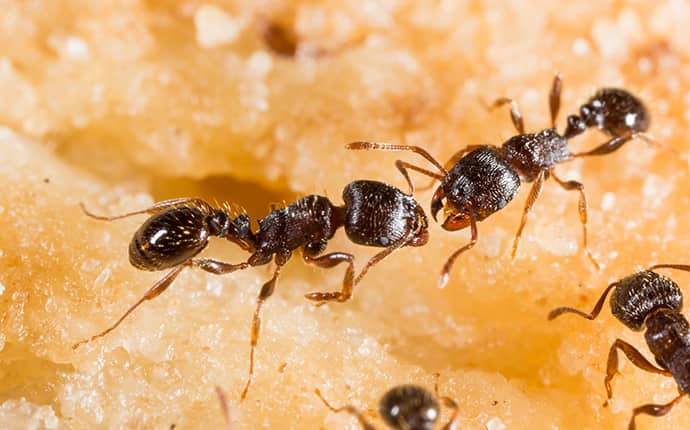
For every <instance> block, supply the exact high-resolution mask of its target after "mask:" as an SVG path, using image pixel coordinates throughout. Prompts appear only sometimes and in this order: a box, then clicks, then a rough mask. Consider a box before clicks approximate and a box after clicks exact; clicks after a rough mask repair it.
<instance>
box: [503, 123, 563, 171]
mask: <svg viewBox="0 0 690 430" xmlns="http://www.w3.org/2000/svg"><path fill="white" fill-rule="evenodd" d="M501 150H502V152H503V155H504V156H505V157H506V158H507V159H508V160H509V161H510V163H511V164H512V165H513V167H515V169H517V171H518V172H519V173H520V175H521V176H522V178H523V179H524V180H525V181H527V182H532V181H533V180H534V179H535V178H536V177H537V174H539V172H540V171H542V170H544V169H550V168H552V167H553V166H555V165H556V164H557V163H561V162H563V161H566V160H568V159H569V158H570V151H569V150H568V142H567V141H566V139H565V138H564V137H563V136H561V135H559V134H558V133H557V132H556V130H555V129H553V128H547V129H544V130H542V131H540V132H539V133H527V134H518V135H516V136H513V137H511V138H510V139H508V140H507V141H506V142H505V143H504V144H503V145H502V146H501Z"/></svg>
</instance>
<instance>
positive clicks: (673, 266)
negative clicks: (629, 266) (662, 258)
mask: <svg viewBox="0 0 690 430" xmlns="http://www.w3.org/2000/svg"><path fill="white" fill-rule="evenodd" d="M655 269H677V270H684V271H686V272H690V266H689V265H686V264H655V265H653V266H649V268H648V269H647V270H655Z"/></svg>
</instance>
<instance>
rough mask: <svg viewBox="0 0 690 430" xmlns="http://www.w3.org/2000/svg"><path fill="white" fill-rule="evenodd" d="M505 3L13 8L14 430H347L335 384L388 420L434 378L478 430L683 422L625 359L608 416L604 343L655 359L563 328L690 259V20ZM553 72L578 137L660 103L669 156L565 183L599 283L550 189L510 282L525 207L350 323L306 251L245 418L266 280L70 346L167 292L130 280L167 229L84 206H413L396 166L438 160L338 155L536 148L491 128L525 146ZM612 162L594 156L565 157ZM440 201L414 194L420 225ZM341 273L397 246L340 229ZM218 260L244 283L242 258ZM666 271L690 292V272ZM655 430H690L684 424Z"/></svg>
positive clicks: (273, 311)
mask: <svg viewBox="0 0 690 430" xmlns="http://www.w3.org/2000/svg"><path fill="white" fill-rule="evenodd" d="M486 3H487V4H485V3H484V2H469V1H403V0H400V1H399V0H388V1H374V0H371V1H370V0H364V1H354V2H353V1H346V0H325V1H318V0H312V1H299V2H293V1H280V0H275V1H260V2H241V1H235V2H233V1H224V2H223V1H213V2H211V1H208V2H205V1H178V2H155V1H143V0H141V1H136V0H127V1H99V2H89V1H76V0H61V1H41V0H36V1H6V2H2V4H1V8H2V13H0V46H1V48H0V124H2V128H0V183H2V184H3V192H2V193H0V427H2V428H4V429H24V428H36V429H42V428H45V429H93V428H109V429H120V428H128V429H130V428H131V429H149V428H153V429H169V428H171V426H172V425H175V428H176V429H192V428H221V427H222V426H223V425H224V421H223V417H222V414H221V411H220V407H219V404H218V401H217V399H216V396H215V392H214V387H215V386H216V385H219V386H221V387H223V388H224V389H225V390H226V392H227V393H228V398H229V409H230V411H231V418H232V424H233V428H236V429H261V428H267V429H268V428H270V429H313V428H325V429H354V428H358V427H357V424H356V422H355V420H354V419H353V418H351V417H349V416H348V415H346V414H333V413H331V412H330V411H328V410H327V409H326V407H325V406H324V405H323V404H322V403H321V402H320V401H319V400H318V398H317V397H316V396H315V395H314V393H313V391H314V388H317V387H318V388H319V389H320V390H321V391H322V392H323V393H324V396H325V397H326V398H328V399H329V401H331V402H332V403H333V404H335V405H344V404H346V403H351V404H354V405H355V406H357V407H359V408H361V409H362V410H370V411H371V414H372V419H373V416H374V415H375V414H374V411H375V410H376V409H377V401H378V399H379V397H380V396H381V395H382V394H383V393H384V392H385V391H386V390H387V389H388V388H390V387H391V386H393V385H395V384H399V383H416V384H420V385H423V386H426V387H429V388H431V387H432V386H433V383H434V380H435V379H434V377H433V374H434V373H435V372H440V373H441V376H440V389H441V392H442V393H443V394H445V395H448V396H450V397H452V398H454V399H456V400H457V402H458V403H459V405H460V412H459V427H460V428H463V429H464V428H467V429H488V430H501V429H619V428H620V429H622V428H626V426H627V422H628V419H629V417H630V414H631V411H632V408H633V407H635V406H638V405H640V404H643V403H650V402H657V403H661V402H666V401H668V400H670V399H672V398H673V397H674V396H675V395H676V387H675V383H674V381H673V380H672V379H671V378H665V377H661V376H656V375H652V374H649V373H646V372H644V371H642V370H640V369H637V368H636V367H634V366H633V365H631V363H629V362H627V360H626V359H624V358H623V357H622V356H621V360H620V361H621V366H620V373H621V375H620V376H619V377H618V378H617V380H616V381H615V388H614V397H613V400H612V402H611V404H610V406H609V407H607V408H604V407H602V403H603V402H604V400H605V391H604V385H603V378H604V372H605V366H606V355H607V352H608V348H609V346H610V345H611V344H612V342H613V341H614V339H616V338H619V337H620V338H622V339H624V340H626V341H628V342H630V343H632V344H633V345H636V346H637V347H639V348H640V350H641V351H643V352H645V353H647V356H649V354H648V351H647V349H646V347H645V344H644V341H643V338H642V334H641V333H634V332H631V331H629V330H627V329H625V328H624V327H623V325H622V324H620V323H619V322H618V321H616V320H615V319H614V318H613V317H612V316H611V315H610V312H609V311H608V306H607V307H606V308H605V309H604V312H602V315H601V316H600V317H599V318H598V319H597V320H596V321H593V322H591V321H586V320H583V319H580V318H576V317H574V316H564V317H562V318H561V319H559V320H557V321H554V322H547V321H546V315H547V313H548V311H549V310H550V309H552V308H554V307H556V306H562V305H571V306H576V307H579V308H582V309H585V310H587V311H589V309H591V306H593V304H594V302H595V300H596V299H597V298H598V297H599V294H600V293H601V291H602V290H603V288H604V287H605V286H606V285H607V284H608V283H609V282H611V281H614V280H616V279H619V278H621V277H623V276H625V275H627V274H630V273H632V272H633V271H635V270H638V269H640V268H642V267H645V266H647V265H649V264H651V263H661V262H667V263H686V264H687V263H690V257H689V256H688V253H687V250H688V247H689V246H690V241H689V238H690V231H688V229H687V226H688V225H689V224H690V195H689V194H688V185H687V184H688V179H689V178H688V162H687V153H688V151H689V150H690V144H689V143H688V139H687V137H688V122H689V121H690V67H689V66H688V64H689V62H688V61H689V59H690V45H688V43H687V41H688V40H690V26H689V25H688V22H690V5H689V4H686V3H684V2H679V1H674V0H669V1H662V2H636V1H631V2H623V1H609V2H597V3H596V4H594V3H588V2H553V1H543V2H540V1H536V0H535V1H529V2H525V1H514V2H500V4H493V3H494V2H490V3H492V4H491V5H489V4H488V3H489V2H486ZM271 25H273V26H274V27H275V28H281V29H283V30H285V32H286V33H285V34H286V35H287V36H286V37H287V40H283V41H282V42H287V45H288V47H289V45H290V42H291V40H290V38H291V37H294V42H296V51H295V52H294V56H293V57H289V56H285V55H281V54H278V53H276V52H274V51H273V50H272V49H271V47H270V46H268V45H267V43H266V38H265V37H264V35H265V34H266V33H267V28H269V27H270V26H271ZM273 42H275V41H273ZM278 42H281V41H280V40H278ZM274 46H277V45H276V43H274ZM556 71H560V72H562V73H563V77H564V92H563V102H562V109H561V114H560V116H559V124H560V127H559V130H562V129H563V126H564V119H565V117H566V115H567V114H570V113H576V112H577V109H578V107H579V105H580V104H581V103H582V102H584V101H585V100H586V99H587V98H588V97H589V96H590V95H592V94H593V93H594V91H595V90H596V89H597V88H599V87H603V86H621V87H625V88H627V89H629V90H630V91H632V92H633V93H635V94H637V95H639V96H640V97H641V98H642V99H643V100H644V101H645V102H646V103H647V105H648V107H649V108H650V110H651V113H652V127H651V129H650V133H651V134H652V135H654V136H655V137H656V138H657V140H659V141H660V142H662V143H663V144H664V145H667V146H668V147H670V148H672V151H669V150H664V149H659V148H654V147H650V146H649V145H647V144H645V143H644V142H642V141H633V142H631V143H629V144H627V145H626V146H625V147H623V148H622V149H621V150H619V151H617V152H616V153H614V154H611V155H609V156H606V157H601V158H592V159H587V160H577V161H575V162H572V163H569V164H565V165H562V166H559V167H558V168H557V172H559V174H560V176H561V177H563V178H568V179H571V178H572V179H578V180H581V181H582V182H583V183H584V184H585V187H586V190H587V196H588V198H589V209H590V219H589V228H590V237H589V239H590V247H591V249H592V251H593V253H594V255H595V256H596V257H597V258H598V259H599V261H600V262H602V263H603V268H602V270H601V271H597V270H595V269H594V268H593V267H592V265H591V263H590V262H589V261H588V260H587V258H586V256H585V255H584V253H583V252H582V242H581V230H580V225H579V221H578V217H577V209H576V208H577V195H576V193H572V192H566V191H563V190H562V189H560V188H559V187H558V186H557V185H556V184H555V183H554V182H553V181H548V182H547V183H546V184H545V187H544V192H543V195H542V196H541V198H540V199H539V200H538V202H537V204H536V206H535V209H534V212H533V214H532V216H531V217H530V219H529V221H528V224H527V226H526V228H525V232H524V236H523V240H522V243H521V247H520V249H519V252H518V255H517V257H516V258H515V259H511V258H510V246H511V243H512V238H513V235H514V233H515V231H516V229H517V226H518V223H519V218H520V214H521V212H522V208H523V205H524V201H525V198H526V196H527V193H528V190H529V186H530V185H529V184H523V187H522V190H521V192H520V194H519V195H518V197H517V198H516V199H515V200H514V201H513V202H512V203H511V204H510V205H509V206H508V207H506V208H505V209H504V210H502V211H500V212H499V213H496V214H495V215H493V216H492V217H490V218H489V219H487V220H486V221H484V222H482V223H481V224H480V225H479V243H478V245H477V246H476V247H475V249H473V250H472V251H471V252H468V253H467V254H465V255H463V256H462V257H461V258H460V259H459V260H458V262H457V263H456V266H455V268H454V270H453V272H452V274H451V280H450V283H449V285H448V286H447V288H445V289H443V290H440V289H438V288H437V287H436V284H437V276H438V272H439V270H440V268H441V265H442V263H443V262H444V261H445V259H446V257H447V256H448V255H449V254H450V253H451V252H453V251H454V250H455V249H457V248H458V247H460V246H462V245H463V244H464V243H466V241H467V240H468V239H469V233H468V232H467V231H463V232H456V233H449V232H446V231H444V230H442V229H441V228H440V227H439V226H438V225H437V224H434V223H432V225H431V227H430V232H431V240H430V243H429V244H428V245H427V246H426V247H423V248H414V249H410V248H406V249H403V250H401V251H399V252H397V253H395V254H394V255H392V256H391V257H390V258H388V259H386V260H384V261H383V262H382V263H380V264H379V265H378V266H376V267H375V268H374V269H372V270H371V272H370V274H369V275H368V276H367V277H365V278H364V280H363V282H362V283H361V284H360V285H359V286H358V287H357V289H356V290H355V295H354V298H353V299H352V300H351V301H350V302H348V303H344V304H332V305H327V306H323V307H320V308H316V307H314V306H313V304H312V303H310V302H308V301H307V300H305V299H304V298H303V295H304V294H305V293H307V292H311V291H330V290H336V289H338V288H339V287H340V282H341V281H342V274H343V270H344V268H336V269H331V270H325V269H313V268H311V267H308V266H305V265H304V264H303V263H302V262H301V261H300V258H299V255H298V254H296V255H295V256H294V257H293V259H292V261H290V263H289V264H288V266H287V267H286V269H285V270H284V272H283V275H282V278H281V279H280V282H279V285H278V288H277V291H276V293H275V294H274V296H273V297H271V298H270V300H268V302H267V303H266V305H265V307H264V312H263V321H264V322H263V326H262V329H263V331H262V335H261V339H260V342H259V346H258V348H257V363H256V378H255V382H254V385H253V387H252V388H251V390H250V392H249V396H248V398H247V400H246V401H245V402H243V403H240V402H239V401H238V398H239V394H240V391H241V389H242V385H243V383H244V381H245V378H246V372H247V367H248V356H249V335H250V322H251V314H252V312H253V309H254V302H255V298H256V295H257V294H258V290H259V288H260V286H261V284H262V283H263V282H264V281H265V280H267V279H268V278H269V277H270V274H271V268H270V267H259V268H253V269H249V270H245V271H243V272H238V273H235V274H231V275H227V276H214V275H210V274H207V273H205V272H200V271H193V270H188V271H185V272H183V273H182V274H181V275H180V276H179V278H178V280H177V281H176V282H175V283H174V284H173V285H172V286H171V287H170V288H169V289H168V291H166V292H165V293H164V294H162V295H161V296H160V297H158V298H156V299H155V300H153V301H151V302H148V303H146V304H145V305H143V306H142V307H141V308H140V309H138V310H137V311H136V312H135V313H134V314H133V315H132V316H131V317H130V318H129V319H128V320H126V321H125V322H124V323H123V324H122V325H121V326H120V327H119V328H118V329H117V330H115V331H114V332H112V333H111V334H109V335H108V336H106V337H105V338H102V339H99V340H96V341H94V342H91V343H90V344H88V345H85V346H83V347H82V348H80V349H78V350H77V351H73V350H72V349H71V347H70V346H71V345H72V344H73V343H74V342H76V341H79V340H81V339H83V338H86V337H89V336H91V335H93V334H95V333H97V332H99V331H101V330H102V329H104V328H105V327H107V326H108V325H109V324H110V323H112V322H113V321H114V320H115V319H116V318H117V317H119V316H120V315H121V314H122V313H123V312H124V310H126V309H127V307H128V306H129V305H131V304H132V303H134V301H136V300H137V299H138V298H139V297H140V296H141V295H142V294H143V292H144V291H146V290H147V289H148V288H149V287H150V286H151V285H152V284H153V283H154V282H155V281H156V280H158V279H160V277H161V276H162V275H163V273H162V272H161V273H158V272H157V273H150V272H144V271H139V270H136V269H135V268H133V267H131V266H130V265H129V263H128V259H127V249H128V246H129V241H130V239H131V236H132V234H133V233H134V231H135V230H136V229H137V228H138V226H139V225H140V224H141V223H142V222H143V221H144V220H145V216H140V217H133V218H129V219H126V220H121V221H116V222H110V223H109V222H102V221H96V220H92V219H89V218H87V217H86V216H85V215H84V214H83V213H82V212H81V210H80V209H79V206H78V204H79V202H84V203H85V204H86V205H87V207H88V208H89V209H90V210H92V211H94V212H97V213H100V214H119V213H124V212H127V211H131V210H135V209H141V208H143V207H146V206H148V205H150V204H151V203H152V202H154V201H159V200H163V199H166V198H172V197H180V196H200V197H203V198H207V199H209V201H211V202H213V201H215V200H217V201H219V202H222V201H226V200H227V201H230V202H232V203H235V204H237V205H240V206H243V207H245V208H247V211H248V212H249V214H250V215H251V216H252V217H253V219H258V218H261V217H262V216H265V215H266V214H267V213H268V205H269V204H270V203H275V202H282V201H287V202H289V201H292V200H294V199H295V198H296V197H299V196H302V195H306V194H310V193H319V194H325V195H328V196H329V197H330V198H331V199H332V200H333V201H334V202H336V203H338V204H339V203H340V202H341V200H340V194H341V190H342V188H343V187H344V186H345V185H346V184H347V183H348V182H350V181H352V180H355V179H364V178H366V179H378V180H383V181H386V182H388V183H391V184H393V185H396V186H399V187H401V188H404V182H403V180H402V177H401V176H400V175H399V173H398V172H397V171H396V169H395V168H394V165H393V164H394V160H395V159H397V158H404V159H406V160H408V161H410V162H415V163H418V164H420V165H423V161H421V159H420V158H416V157H415V156H414V154H393V153H377V152H354V151H346V150H345V149H344V144H345V143H346V142H349V141H352V140H376V141H386V142H392V143H402V142H407V143H408V144H415V145H420V146H423V147H425V148H427V149H428V150H429V151H430V152H431V153H432V154H434V155H435V156H437V157H438V158H439V159H440V160H441V161H442V162H443V161H445V159H446V158H447V157H449V156H450V155H451V154H453V153H454V152H455V151H457V150H458V149H460V148H461V147H463V146H464V145H468V144H500V143H501V142H503V141H504V140H505V139H506V138H508V137H509V136H511V135H513V134H514V133H515V130H514V128H513V126H512V124H511V122H510V119H509V115H508V112H507V110H504V109H500V110H497V111H495V112H491V113H489V112H487V111H486V110H485V109H484V107H483V103H482V101H489V100H493V99H495V98H497V97H500V96H508V97H513V98H515V99H516V100H517V101H518V102H519V104H520V107H521V109H522V112H523V115H524V117H525V123H526V126H527V129H528V130H530V131H535V130H538V129H541V128H544V127H547V126H548V124H549V120H548V105H547V94H548V90H549V86H550V82H551V79H552V76H553V74H554V73H555V72H556ZM605 139H607V137H606V136H605V135H603V134H601V133H599V132H598V131H589V132H587V133H586V134H585V135H584V136H583V137H578V138H576V139H574V140H573V142H572V146H573V148H574V150H581V149H584V148H591V147H593V146H595V145H597V144H599V143H601V142H603V141H604V140H605ZM414 180H415V182H416V183H417V184H419V185H425V184H426V183H427V179H425V178H423V177H419V176H414ZM431 193H432V191H429V190H427V191H419V192H418V193H417V195H416V197H417V198H418V199H419V201H420V202H421V203H422V205H423V206H424V207H425V208H428V205H429V201H430V198H431ZM328 249H329V250H342V251H346V252H352V253H354V254H355V255H356V257H357V264H358V267H362V265H363V262H364V261H366V259H368V258H369V257H370V256H371V255H373V253H374V252H375V251H376V250H374V249H367V248H364V247H358V246H355V245H352V244H350V243H349V242H348V241H347V240H346V238H345V235H344V234H343V233H342V232H340V233H338V234H337V235H336V237H335V238H334V240H333V241H332V242H331V243H330V244H329V248H328ZM205 255H207V256H213V257H216V258H219V259H222V260H224V261H229V262H240V261H244V260H245V259H246V258H247V255H246V253H243V252H242V251H241V250H240V249H238V248H237V247H235V246H233V245H232V244H230V243H227V242H223V241H221V240H213V241H212V245H211V246H210V247H209V249H208V250H207V251H206V252H205ZM668 275H670V276H672V277H673V278H674V279H676V280H677V281H678V282H679V284H680V285H681V287H682V288H683V290H684V291H685V292H687V293H690V290H688V288H687V287H688V286H689V285H690V274H685V273H668ZM638 424H639V428H641V429H679V428H688V427H689V426H690V402H688V401H687V400H685V401H683V402H681V403H680V404H679V405H678V406H677V407H676V408H675V409H674V410H673V411H671V412H670V413H669V414H668V415H667V416H666V417H664V418H649V417H642V418H640V419H639V420H638ZM377 425H378V426H379V427H380V428H383V424H382V423H380V422H377Z"/></svg>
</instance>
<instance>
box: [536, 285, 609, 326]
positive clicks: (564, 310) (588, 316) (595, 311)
mask: <svg viewBox="0 0 690 430" xmlns="http://www.w3.org/2000/svg"><path fill="white" fill-rule="evenodd" d="M617 285H618V282H614V283H612V284H609V286H608V287H606V289H605V290H604V292H603V293H601V297H599V300H597V303H596V304H595V305H594V308H593V309H592V312H590V313H588V314H586V313H584V312H582V311H581V310H579V309H575V308H571V307H568V306H563V307H560V308H556V309H554V310H552V311H551V312H549V316H548V320H549V321H551V320H554V319H556V318H557V317H559V316H561V315H563V314H568V313H569V314H575V315H579V316H581V317H582V318H585V319H588V320H593V319H594V318H596V317H597V316H599V312H601V308H602V307H603V306H604V302H605V301H606V296H608V294H609V292H610V291H611V290H612V289H613V288H615V287H616V286H617Z"/></svg>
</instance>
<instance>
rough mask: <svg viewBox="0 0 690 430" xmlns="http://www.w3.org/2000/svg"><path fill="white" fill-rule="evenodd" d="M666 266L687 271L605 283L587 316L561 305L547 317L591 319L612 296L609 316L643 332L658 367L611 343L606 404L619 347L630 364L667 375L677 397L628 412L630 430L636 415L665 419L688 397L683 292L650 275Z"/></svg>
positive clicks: (689, 360)
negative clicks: (665, 271)
mask: <svg viewBox="0 0 690 430" xmlns="http://www.w3.org/2000/svg"><path fill="white" fill-rule="evenodd" d="M661 268H670V269H678V270H684V271H688V272H690V265H680V264H657V265H654V266H651V267H650V268H649V269H647V270H644V271H641V272H637V273H635V274H633V275H630V276H628V277H625V278H623V279H621V280H619V281H616V282H614V283H612V284H610V285H609V286H608V287H606V289H605V290H604V292H603V293H602V295H601V297H600V298H599V300H598V301H597V303H596V304H595V305H594V308H593V309H592V312H590V313H589V314H586V313H584V312H582V311H580V310H578V309H574V308H570V307H560V308H556V309H554V310H552V311H551V312H550V313H549V316H548V319H549V320H553V319H555V318H557V317H559V316H560V315H562V314H565V313H573V314H575V315H579V316H581V317H583V318H586V319H588V320H593V319H595V318H596V317H597V316H598V315H599V313H600V312H601V308H602V307H603V305H604V302H605V301H606V296H607V295H608V293H609V292H610V291H611V290H613V289H615V290H614V292H613V295H612V296H611V300H610V303H611V313H612V314H613V316H615V317H616V318H617V319H618V320H619V321H620V322H622V323H623V324H625V326H626V327H628V328H629V329H631V330H634V331H642V330H643V326H644V327H645V328H646V332H645V335H644V337H645V340H646V341H647V346H648V347H649V350H650V351H651V352H652V354H653V355H654V358H655V360H656V362H657V364H658V365H659V367H657V366H655V365H653V364H652V363H650V362H649V361H648V360H647V359H646V358H645V357H644V356H643V355H642V354H641V353H640V352H639V351H638V350H637V349H635V347H634V346H632V345H631V344H629V343H627V342H625V341H623V340H621V339H616V340H615V342H614V343H613V345H611V349H609V356H608V360H607V364H606V377H605V378H604V385H605V386H606V394H607V401H606V402H605V403H604V406H606V405H607V404H608V400H610V399H611V398H612V397H613V388H612V386H611V382H613V377H614V376H615V375H616V374H617V373H618V351H617V350H618V349H620V350H621V351H623V353H624V354H625V356H626V357H628V359H629V360H630V361H632V363H633V364H634V365H635V366H637V367H639V368H640V369H642V370H646V371H647V372H651V373H656V374H659V375H664V376H672V377H673V378H674V379H675V380H676V384H678V393H679V394H678V396H677V397H676V398H675V399H673V400H672V401H671V402H669V403H666V404H662V405H656V404H646V405H642V406H638V407H636V408H635V409H634V410H633V415H632V417H631V418H630V424H629V425H628V429H629V430H634V429H635V417H636V416H638V415H640V414H646V415H651V416H653V417H660V416H663V415H666V414H667V413H668V412H669V411H670V410H671V409H672V408H673V406H675V405H676V403H678V402H679V401H680V400H681V399H682V398H683V396H685V395H686V394H688V393H690V325H689V324H688V320H687V319H686V318H685V316H683V315H682V314H681V313H680V311H681V309H682V307H683V293H682V292H681V290H680V288H679V287H678V284H676V283H675V282H674V281H673V280H671V279H670V278H667V277H665V276H663V275H660V274H658V273H656V272H654V270H655V269H661Z"/></svg>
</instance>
